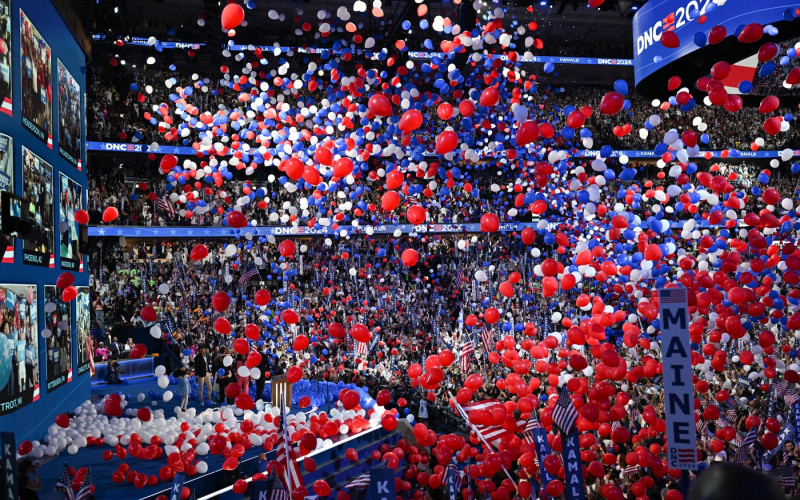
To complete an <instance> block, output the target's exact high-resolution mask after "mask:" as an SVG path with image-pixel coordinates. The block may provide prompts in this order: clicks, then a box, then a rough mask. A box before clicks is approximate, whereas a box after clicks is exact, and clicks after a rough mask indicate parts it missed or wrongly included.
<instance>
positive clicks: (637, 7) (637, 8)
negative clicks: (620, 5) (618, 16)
mask: <svg viewBox="0 0 800 500" xmlns="http://www.w3.org/2000/svg"><path fill="white" fill-rule="evenodd" d="M631 10H639V6H638V5H634V6H632V7H631Z"/></svg>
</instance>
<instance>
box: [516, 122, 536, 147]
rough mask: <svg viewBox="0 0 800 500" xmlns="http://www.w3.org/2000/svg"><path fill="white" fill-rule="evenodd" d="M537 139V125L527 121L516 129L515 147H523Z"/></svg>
mask: <svg viewBox="0 0 800 500" xmlns="http://www.w3.org/2000/svg"><path fill="white" fill-rule="evenodd" d="M538 137H539V124H537V123H536V122H534V121H531V120H528V121H525V122H522V123H521V124H520V126H519V128H518V129H517V136H516V138H515V139H514V141H515V142H516V143H517V146H520V147H522V146H525V145H527V144H530V143H531V142H533V141H535V140H536V139H537V138H538Z"/></svg>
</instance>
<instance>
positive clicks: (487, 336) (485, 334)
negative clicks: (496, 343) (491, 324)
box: [481, 326, 492, 353]
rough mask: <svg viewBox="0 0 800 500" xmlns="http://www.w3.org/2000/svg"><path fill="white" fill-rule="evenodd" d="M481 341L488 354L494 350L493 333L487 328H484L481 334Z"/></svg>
mask: <svg viewBox="0 0 800 500" xmlns="http://www.w3.org/2000/svg"><path fill="white" fill-rule="evenodd" d="M481 341H482V342H483V350H484V351H486V352H487V353H488V352H489V351H491V350H492V332H491V330H489V329H488V328H487V327H485V326H484V327H483V331H482V332H481Z"/></svg>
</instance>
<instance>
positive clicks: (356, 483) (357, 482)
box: [344, 472, 369, 490]
mask: <svg viewBox="0 0 800 500" xmlns="http://www.w3.org/2000/svg"><path fill="white" fill-rule="evenodd" d="M367 486H369V472H365V473H363V474H361V475H360V476H358V477H356V478H355V479H353V480H352V481H350V482H349V483H347V484H346V485H344V489H345V490H351V489H359V488H366V487H367Z"/></svg>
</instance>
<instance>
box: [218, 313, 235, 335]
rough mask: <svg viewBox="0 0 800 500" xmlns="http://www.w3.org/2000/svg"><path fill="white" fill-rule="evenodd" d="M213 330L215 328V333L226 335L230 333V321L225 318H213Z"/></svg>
mask: <svg viewBox="0 0 800 500" xmlns="http://www.w3.org/2000/svg"><path fill="white" fill-rule="evenodd" d="M214 330H216V331H217V333H221V334H223V335H228V334H230V333H231V323H230V321H228V320H227V319H225V318H222V317H220V318H217V319H215V320H214Z"/></svg>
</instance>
